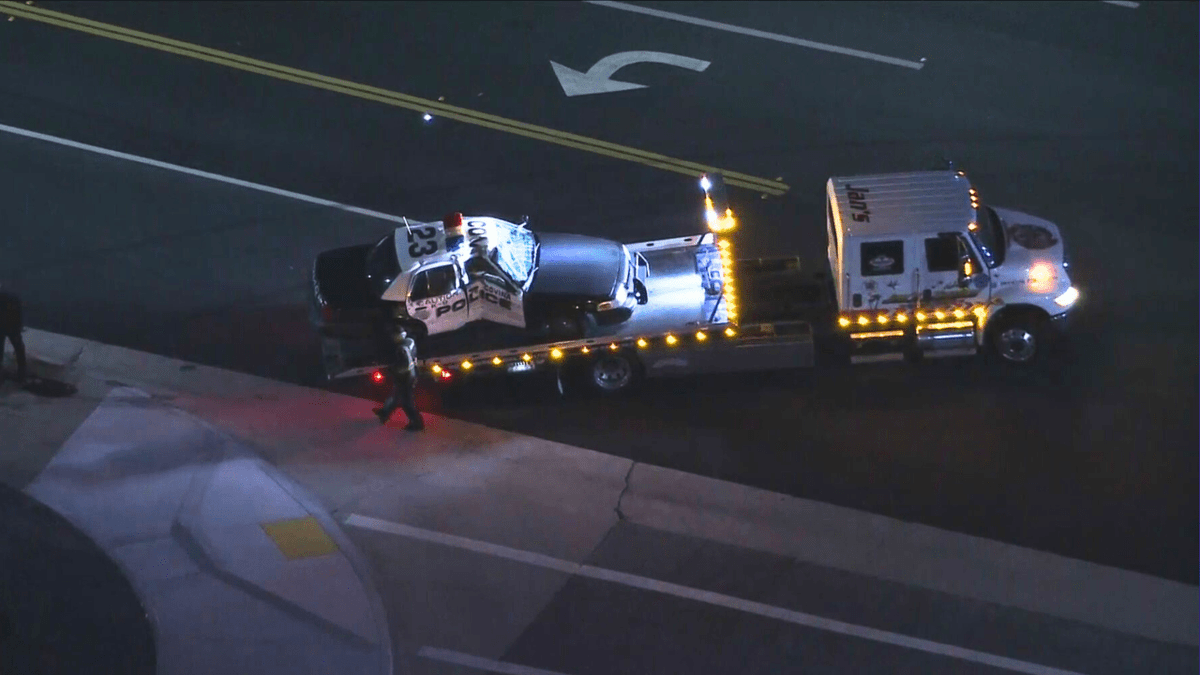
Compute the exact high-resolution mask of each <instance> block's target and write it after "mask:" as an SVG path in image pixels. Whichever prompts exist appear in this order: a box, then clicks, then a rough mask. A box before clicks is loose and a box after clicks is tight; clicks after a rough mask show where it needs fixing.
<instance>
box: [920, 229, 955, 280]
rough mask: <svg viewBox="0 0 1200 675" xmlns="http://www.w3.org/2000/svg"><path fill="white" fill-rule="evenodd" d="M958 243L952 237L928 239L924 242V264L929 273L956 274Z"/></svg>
mask: <svg viewBox="0 0 1200 675" xmlns="http://www.w3.org/2000/svg"><path fill="white" fill-rule="evenodd" d="M958 247H959V243H958V239H956V238H954V237H930V238H928V239H926V240H925V264H926V265H928V266H929V271H930V272H957V271H958V263H959V250H958Z"/></svg>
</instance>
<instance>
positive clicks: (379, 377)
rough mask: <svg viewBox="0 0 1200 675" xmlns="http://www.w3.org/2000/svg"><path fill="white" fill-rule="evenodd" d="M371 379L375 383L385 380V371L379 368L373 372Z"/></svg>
mask: <svg viewBox="0 0 1200 675" xmlns="http://www.w3.org/2000/svg"><path fill="white" fill-rule="evenodd" d="M371 381H372V382H375V383H377V384H378V383H379V382H383V371H380V370H377V371H375V372H373V373H371Z"/></svg>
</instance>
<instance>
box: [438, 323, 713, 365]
mask: <svg viewBox="0 0 1200 675" xmlns="http://www.w3.org/2000/svg"><path fill="white" fill-rule="evenodd" d="M722 333H723V334H724V335H725V337H735V336H736V335H737V331H735V330H734V329H733V327H732V326H730V327H727V328H725V330H724V331H722ZM694 337H695V339H696V342H705V341H707V340H708V332H706V331H702V330H701V331H696V333H695V335H694ZM681 341H682V338H680V337H677V336H676V335H675V334H673V333H667V335H665V336H664V337H663V342H664V343H666V345H667V346H668V347H674V346H676V345H678V344H679V343H680V342H681ZM634 344H636V345H637V346H638V348H639V349H645V348H646V347H649V346H650V340H648V339H646V338H638V339H637V341H636V342H635V343H634ZM620 348H621V345H619V344H617V343H616V342H610V343H608V349H609V350H610V351H614V352H615V351H617V350H619V349H620ZM595 349H603V347H595V348H593V347H587V346H584V347H580V348H579V351H578V353H580V354H590V353H592V351H594V350H595ZM548 353H549V355H550V359H551V360H552V361H558V360H560V359H562V358H563V357H564V356H567V355H568V354H569V353H570V352H569V350H564V349H560V348H558V347H554V348H552V349H550V351H549V352H548ZM533 359H534V356H533V354H531V353H529V352H525V353H523V354H521V360H522V361H524V362H525V363H532V362H533ZM505 363H506V361H505V360H504V359H502V358H500V357H499V356H493V357H492V358H491V364H492V365H493V366H503V365H504V364H505ZM458 366H459V368H462V369H463V370H471V369H472V368H474V367H475V363H474V362H472V361H470V360H465V361H462V362H461V363H459V364H458ZM430 370H431V371H432V372H433V374H434V375H440V374H441V373H443V372H445V370H446V369H445V368H443V367H442V366H441V364H437V363H435V364H433V366H432V367H431V368H430Z"/></svg>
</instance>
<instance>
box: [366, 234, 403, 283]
mask: <svg viewBox="0 0 1200 675" xmlns="http://www.w3.org/2000/svg"><path fill="white" fill-rule="evenodd" d="M399 273H400V261H399V260H398V259H397V258H396V235H395V234H389V235H388V236H386V237H384V238H383V239H380V240H379V243H378V244H375V246H374V247H373V248H372V249H371V250H370V252H369V253H367V279H368V280H369V281H370V283H371V289H372V290H373V291H374V292H375V295H377V296H382V295H383V292H384V291H386V290H387V289H388V286H390V285H391V284H392V280H393V279H395V278H396V275H397V274H399Z"/></svg>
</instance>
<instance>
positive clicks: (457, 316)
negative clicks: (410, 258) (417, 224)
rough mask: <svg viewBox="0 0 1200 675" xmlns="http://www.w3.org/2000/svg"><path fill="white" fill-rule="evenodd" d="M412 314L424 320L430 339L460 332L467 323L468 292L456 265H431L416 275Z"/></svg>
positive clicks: (410, 304) (413, 285)
mask: <svg viewBox="0 0 1200 675" xmlns="http://www.w3.org/2000/svg"><path fill="white" fill-rule="evenodd" d="M408 313H409V314H410V315H412V316H413V317H415V318H417V319H420V320H421V321H422V322H423V323H424V324H425V329H426V331H428V333H429V334H430V335H437V334H438V333H448V332H450V331H453V330H458V329H459V328H462V327H463V325H464V324H466V323H467V320H468V313H467V291H466V289H465V288H464V287H463V284H462V277H461V275H460V274H459V272H458V270H457V268H455V266H454V264H453V263H450V262H446V263H439V264H437V265H430V266H429V267H427V268H425V269H421V270H419V271H417V272H416V273H415V274H414V275H413V280H412V285H411V290H410V291H409V294H408Z"/></svg>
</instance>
